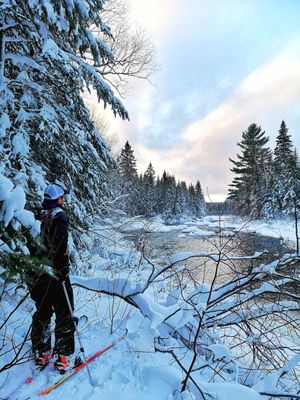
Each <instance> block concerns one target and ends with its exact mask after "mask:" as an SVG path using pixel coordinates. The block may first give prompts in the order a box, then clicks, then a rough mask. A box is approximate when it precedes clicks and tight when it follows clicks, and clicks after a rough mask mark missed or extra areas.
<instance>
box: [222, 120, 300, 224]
mask: <svg viewBox="0 0 300 400" xmlns="http://www.w3.org/2000/svg"><path fill="white" fill-rule="evenodd" d="M268 141H269V139H268V137H267V136H266V135H265V132H263V131H262V129H261V127H260V126H257V125H256V124H251V125H250V126H249V127H248V129H247V130H246V131H245V132H243V134H242V140H241V141H240V142H239V143H238V146H239V147H240V148H241V153H240V154H237V160H232V159H230V161H231V162H232V163H233V168H232V169H231V171H232V172H234V173H235V177H234V179H233V181H232V183H231V184H230V189H229V199H231V200H233V201H234V203H235V204H236V205H237V207H238V209H239V211H240V212H241V213H242V214H243V215H247V216H251V217H254V218H262V217H269V218H274V217H277V216H280V215H282V214H289V215H293V214H294V213H295V211H296V212H298V211H300V209H299V205H297V204H298V203H297V201H296V200H295V199H296V198H299V196H300V190H299V189H300V181H299V178H300V164H299V159H298V155H297V152H296V150H295V149H294V147H293V143H292V140H291V136H290V135H289V134H288V128H287V125H286V123H285V121H282V123H281V125H280V129H279V131H278V135H277V140H276V147H275V149H274V153H273V154H272V151H271V150H270V149H269V148H268V147H266V145H267V143H268ZM297 210H298V211H297Z"/></svg>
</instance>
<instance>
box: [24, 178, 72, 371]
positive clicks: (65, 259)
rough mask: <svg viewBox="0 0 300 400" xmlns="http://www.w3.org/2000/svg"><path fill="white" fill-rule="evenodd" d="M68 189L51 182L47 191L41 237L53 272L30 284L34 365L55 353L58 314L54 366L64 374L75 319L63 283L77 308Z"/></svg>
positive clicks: (39, 277)
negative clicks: (65, 208) (66, 206)
mask: <svg viewBox="0 0 300 400" xmlns="http://www.w3.org/2000/svg"><path fill="white" fill-rule="evenodd" d="M65 192H66V191H65V190H64V189H63V188H62V187H61V186H59V185H57V184H50V185H48V186H47V187H46V189H45V191H44V201H43V204H42V207H43V209H42V210H41V212H40V220H41V237H42V242H43V245H44V253H45V254H44V255H45V256H46V257H47V259H48V260H49V264H50V266H51V269H52V272H53V273H52V274H48V273H46V272H42V273H40V274H38V275H37V274H36V275H35V279H32V280H31V284H29V289H30V295H31V297H32V299H33V300H34V301H35V304H36V312H35V313H34V315H33V319H32V331H31V340H32V350H33V352H34V355H35V364H36V365H37V366H39V367H41V368H44V367H45V366H46V365H47V364H48V363H49V360H50V358H51V356H52V355H51V354H50V353H51V332H50V321H51V317H52V315H53V313H55V316H56V321H55V346H54V354H55V356H56V360H55V363H54V367H55V369H56V370H58V371H60V372H61V373H62V372H63V371H64V370H65V369H66V368H67V367H68V366H69V364H70V359H69V358H70V357H68V356H70V355H71V354H73V353H74V332H75V325H74V320H73V318H72V315H71V313H70V309H69V307H68V303H67V299H66V296H65V293H64V289H63V286H62V283H63V282H64V283H65V287H66V289H67V293H68V296H69V299H70V302H71V305H72V308H73V309H74V301H73V291H72V286H71V283H70V279H69V276H68V275H69V256H68V249H67V247H68V217H67V215H66V214H65V212H64V211H63V209H62V206H63V204H64V194H65Z"/></svg>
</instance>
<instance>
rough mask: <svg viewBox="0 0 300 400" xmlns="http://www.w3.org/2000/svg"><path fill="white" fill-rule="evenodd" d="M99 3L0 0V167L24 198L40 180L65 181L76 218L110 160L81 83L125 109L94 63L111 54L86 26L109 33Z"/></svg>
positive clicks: (118, 110) (88, 206)
mask: <svg viewBox="0 0 300 400" xmlns="http://www.w3.org/2000/svg"><path fill="white" fill-rule="evenodd" d="M103 3H104V1H102V0H85V1H82V0H73V1H56V0H22V1H19V0H2V1H0V49H1V51H0V149H1V154H2V159H1V162H0V172H2V173H3V174H5V176H7V177H9V178H10V179H11V180H12V181H13V182H14V183H15V184H18V185H21V186H22V187H24V188H25V191H26V192H27V194H28V195H29V196H27V197H28V198H29V200H31V202H32V203H34V201H35V198H37V197H38V196H37V194H38V193H41V192H42V189H43V188H44V186H45V181H54V180H58V181H59V182H61V183H62V184H64V185H65V186H67V187H69V188H72V191H71V197H72V202H73V204H74V207H72V211H73V212H74V214H75V215H76V216H77V217H78V220H81V221H82V220H83V215H86V214H87V213H92V212H93V210H94V208H95V207H96V206H97V201H98V199H101V197H102V196H103V193H104V192H105V171H106V170H107V167H108V166H109V165H112V164H113V160H112V158H111V156H110V153H109V150H108V149H107V147H106V145H105V143H104V141H103V140H102V139H101V137H100V136H99V132H98V131H97V130H96V129H95V127H94V124H93V122H92V120H91V119H90V117H89V113H88V111H87V109H86V107H85V105H84V103H83V100H82V91H83V89H84V88H93V89H94V90H95V91H96V93H97V96H98V100H99V101H102V102H103V104H104V106H106V105H109V106H110V107H111V108H112V111H113V113H114V114H118V115H119V116H121V118H127V117H128V115H127V112H126V110H125V108H124V106H123V105H122V103H121V102H120V101H119V100H118V99H117V98H116V97H115V96H114V93H113V91H112V90H111V88H110V86H109V85H108V84H107V83H106V82H105V80H104V78H103V76H101V74H100V73H99V72H98V71H97V66H99V65H101V64H103V63H106V62H108V61H110V62H111V61H112V60H113V54H112V52H111V50H110V48H109V47H108V46H107V45H106V43H105V41H103V40H98V39H97V38H96V37H95V36H94V35H93V32H92V27H95V26H97V29H98V30H99V29H100V30H101V32H102V33H103V35H104V36H106V37H111V36H112V33H111V31H110V29H109V27H108V26H107V25H105V24H104V23H103V21H102V20H101V10H102V7H103ZM79 197H80V201H79ZM91 199H93V200H92V201H91Z"/></svg>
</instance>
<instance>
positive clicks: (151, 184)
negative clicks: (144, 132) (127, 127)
mask: <svg viewBox="0 0 300 400" xmlns="http://www.w3.org/2000/svg"><path fill="white" fill-rule="evenodd" d="M111 188H112V191H113V195H114V197H116V198H119V204H118V207H119V208H120V209H121V210H123V211H124V212H126V213H127V214H128V215H131V216H135V215H145V216H147V217H149V216H154V215H161V216H162V217H163V218H165V219H173V220H174V219H179V218H181V217H183V216H192V217H200V218H201V217H202V216H203V215H205V213H206V205H205V200H204V195H203V191H202V188H201V184H200V182H199V181H197V182H196V184H195V185H193V184H190V185H189V186H188V185H187V184H186V182H184V181H177V180H176V178H175V176H174V175H170V174H169V173H168V172H166V171H164V172H163V174H162V176H161V177H160V176H156V172H155V170H154V168H153V166H152V164H151V163H150V164H149V166H148V168H147V170H146V171H145V172H144V173H141V174H140V175H138V171H137V167H136V158H135V156H134V150H133V149H132V147H131V146H130V144H129V143H128V141H127V142H126V144H125V146H124V148H123V149H122V150H121V153H120V155H119V156H118V159H117V168H116V169H115V170H114V171H113V172H112V173H111Z"/></svg>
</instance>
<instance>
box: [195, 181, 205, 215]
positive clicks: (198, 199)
mask: <svg viewBox="0 0 300 400" xmlns="http://www.w3.org/2000/svg"><path fill="white" fill-rule="evenodd" d="M205 212H206V205H205V199H204V194H203V190H202V187H201V183H200V181H197V182H196V185H195V216H196V217H198V218H201V217H203V216H204V215H205Z"/></svg>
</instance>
